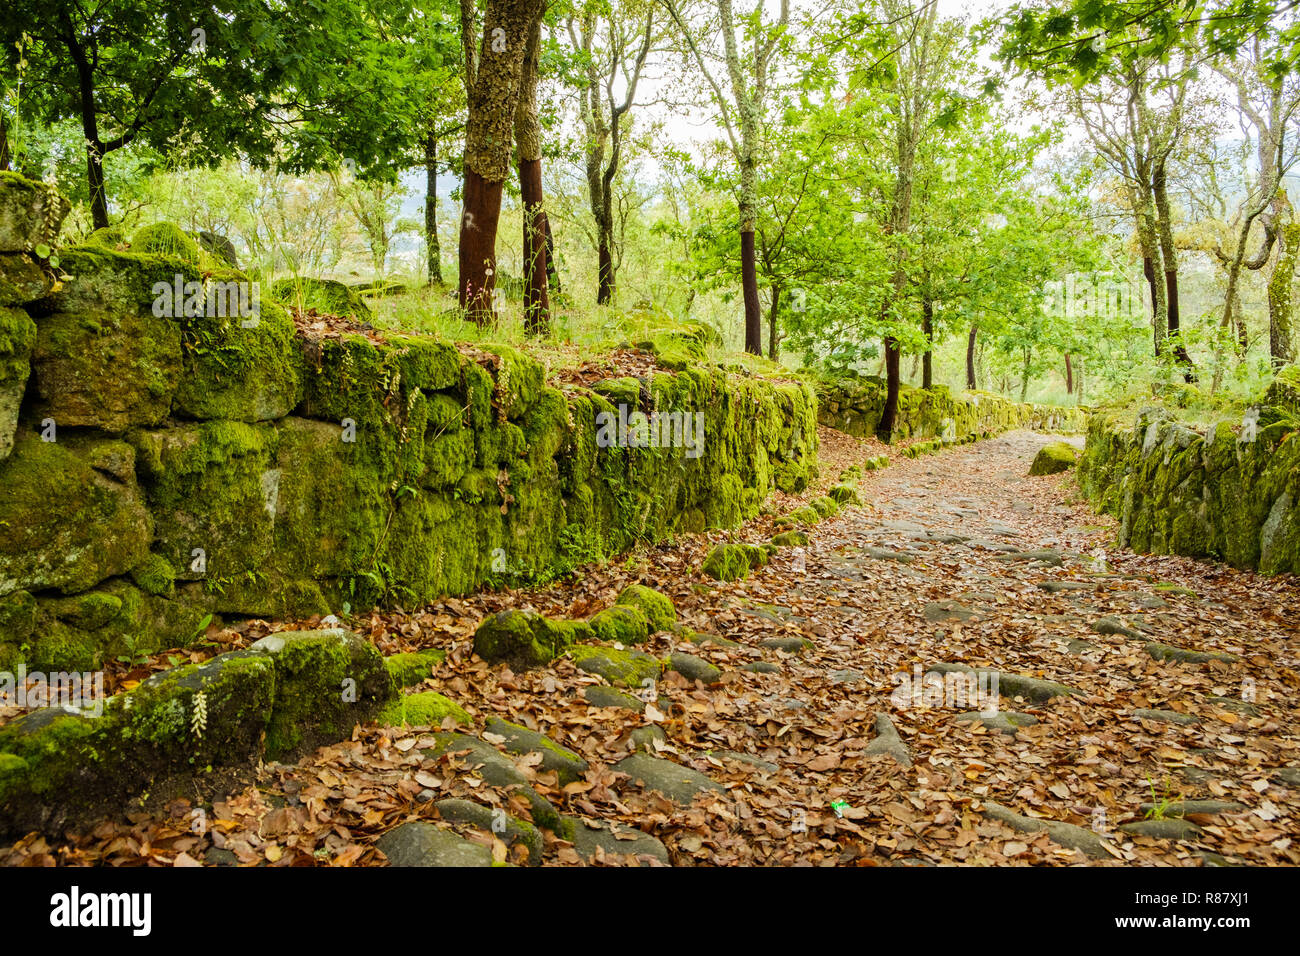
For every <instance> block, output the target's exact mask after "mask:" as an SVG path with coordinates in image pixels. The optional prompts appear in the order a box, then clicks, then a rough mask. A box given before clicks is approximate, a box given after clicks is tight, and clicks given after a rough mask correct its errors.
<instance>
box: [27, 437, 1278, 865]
mask: <svg viewBox="0 0 1300 956" xmlns="http://www.w3.org/2000/svg"><path fill="white" fill-rule="evenodd" d="M1049 440H1051V439H1050V438H1049V437H1048V436H1041V435H1034V434H1030V433H1026V432H1016V433H1011V434H1008V435H1004V436H1002V437H1000V438H997V439H993V440H989V441H985V442H981V443H978V444H975V445H969V446H961V447H959V448H957V449H954V450H951V451H948V452H945V453H943V454H941V455H938V456H930V457H923V458H920V459H916V460H908V459H905V458H902V457H901V456H899V457H897V458H896V459H895V461H894V464H892V465H891V466H890V467H889V468H887V469H885V470H883V471H880V472H874V473H870V474H868V476H867V477H866V478H865V479H863V480H862V482H861V483H860V485H859V493H860V494H861V495H862V497H863V500H864V501H865V502H866V504H864V505H862V506H851V507H848V508H845V509H844V510H843V511H841V512H840V514H838V515H836V516H834V517H832V518H829V519H826V520H823V521H822V522H821V523H820V524H818V525H817V526H816V528H815V529H814V530H813V532H812V535H813V536H812V541H811V542H810V544H809V546H808V547H807V549H806V550H804V551H802V552H800V551H799V550H797V549H782V550H781V551H780V552H779V553H778V554H777V556H776V557H774V559H773V560H772V562H771V564H769V565H768V566H767V567H765V568H763V569H762V570H760V571H759V572H757V573H755V574H754V575H753V576H751V577H750V578H748V579H746V580H743V581H739V582H735V583H733V584H719V583H717V582H714V581H712V580H710V579H708V578H704V577H703V576H701V575H700V574H698V572H697V571H696V569H697V568H698V567H699V564H700V561H701V559H702V557H703V555H704V553H705V551H706V549H707V546H708V544H709V542H708V541H706V540H705V539H703V538H702V537H701V538H698V539H690V540H685V541H681V542H679V543H677V544H676V545H675V546H665V547H660V548H655V549H653V550H651V551H650V552H649V553H648V554H646V555H644V556H643V558H642V559H641V560H640V561H639V562H631V563H630V564H629V565H625V566H620V567H612V568H606V569H603V570H600V571H598V572H594V573H592V574H591V575H589V576H587V577H585V578H584V579H583V580H582V581H580V582H578V583H577V584H575V585H571V586H568V587H559V588H554V589H551V590H548V591H543V592H510V593H505V594H497V595H485V596H482V597H479V598H475V599H466V600H463V601H448V602H444V604H443V605H440V606H438V607H435V608H431V609H428V610H426V611H425V612H422V613H419V614H414V615H408V616H402V615H395V616H392V617H390V618H388V619H385V620H384V621H383V622H382V624H383V627H384V628H389V629H392V630H394V631H400V632H402V633H403V634H405V635H407V636H408V637H409V636H410V635H412V634H414V635H416V637H417V638H418V637H419V636H420V635H421V634H423V635H425V637H426V638H427V640H428V642H429V643H430V644H437V645H438V646H444V647H447V646H449V647H450V652H449V655H448V658H447V661H446V662H444V663H443V664H442V665H440V666H439V667H438V668H436V669H435V671H434V673H433V675H432V677H431V678H430V679H429V681H427V682H426V685H425V687H424V688H423V689H434V690H438V691H440V692H442V693H444V694H446V695H447V696H449V697H451V698H453V699H454V700H456V701H457V702H458V703H460V704H462V705H463V706H465V707H466V709H467V710H468V711H469V712H470V714H471V715H472V716H473V718H474V727H473V728H466V729H465V733H467V734H475V735H477V736H478V737H479V740H478V741H476V742H474V744H473V746H474V747H484V745H486V749H485V751H484V754H483V755H480V757H479V758H477V760H476V759H474V753H475V751H473V750H472V749H471V747H470V745H469V744H467V743H466V738H455V739H452V738H446V737H435V734H434V732H433V731H432V730H412V729H405V730H395V729H389V730H383V729H379V728H374V727H370V728H363V729H361V730H359V731H358V732H357V734H356V735H355V738H354V739H353V740H352V741H349V742H345V743H343V744H339V745H337V746H334V747H328V748H323V749H322V750H320V751H318V752H317V753H316V754H314V755H312V756H310V757H307V758H305V759H303V760H302V761H301V762H299V763H298V764H297V765H293V766H270V767H267V768H264V771H263V773H262V775H261V777H260V779H259V780H258V781H257V786H256V787H249V788H247V789H244V790H237V791H236V792H234V793H233V794H232V795H230V796H227V797H224V798H219V799H218V800H217V802H216V803H215V804H213V805H211V808H210V811H209V815H210V816H213V815H214V819H215V820H217V821H221V822H219V823H217V824H215V825H214V826H212V827H211V828H209V829H208V830H207V831H206V832H204V833H201V834H198V835H196V834H194V833H191V832H189V831H188V830H187V829H186V820H187V814H188V813H189V812H190V807H189V804H180V805H175V806H172V807H170V808H168V809H167V810H163V811H157V812H154V813H151V814H149V815H146V816H143V817H141V818H139V819H136V820H134V821H131V822H129V823H118V822H106V823H105V824H104V825H103V826H101V827H100V828H99V829H98V830H96V831H94V832H91V833H84V834H79V835H75V836H72V837H70V839H69V840H67V841H65V842H64V843H62V844H53V843H51V844H46V843H45V842H44V841H36V842H32V841H23V843H20V844H19V845H18V846H16V847H14V848H12V849H11V850H10V851H9V861H10V862H16V861H19V860H21V859H23V858H24V857H34V856H35V857H39V856H41V855H42V854H46V855H49V856H60V855H61V856H62V859H64V860H67V861H69V862H76V861H86V862H95V861H108V862H127V861H129V860H130V859H132V854H134V858H135V859H137V860H138V861H140V862H154V863H169V862H170V863H175V862H208V863H225V864H233V863H238V862H242V863H245V864H254V863H260V864H266V863H274V864H277V865H287V864H288V863H291V862H297V863H304V862H317V863H328V862H334V863H371V862H375V863H378V862H382V858H381V856H380V854H379V852H378V850H377V849H376V846H375V840H376V839H377V838H379V837H381V835H382V834H385V833H388V834H389V835H388V836H386V837H383V839H382V840H381V842H380V845H381V846H382V847H383V849H384V850H385V851H386V852H387V853H388V854H389V855H390V856H392V857H394V858H395V859H396V858H399V857H400V858H401V860H402V861H404V862H417V863H418V862H426V863H428V862H435V861H437V860H439V859H444V858H456V859H460V858H459V857H454V856H453V857H447V856H443V857H440V856H439V854H440V853H443V854H449V853H453V852H464V851H465V846H464V844H458V846H457V847H452V848H451V849H447V848H444V847H442V846H441V845H440V844H437V841H433V842H430V841H428V840H424V837H427V832H424V831H419V832H417V830H415V829H411V828H409V827H408V828H402V824H404V823H410V822H411V821H415V820H421V821H429V822H433V823H436V824H437V826H439V827H442V828H444V829H445V828H447V827H448V826H454V828H455V829H456V830H457V831H458V832H459V833H460V834H461V835H463V836H464V837H465V838H466V839H467V840H468V842H469V844H471V845H477V849H478V850H479V851H481V852H482V853H483V854H484V855H485V858H486V856H487V854H489V853H490V852H494V853H495V854H496V856H497V858H498V859H508V860H511V861H514V862H521V863H523V862H531V863H536V862H539V861H540V862H543V863H546V864H571V863H578V862H598V863H599V862H608V863H614V862H620V863H623V862H629V863H630V862H643V863H654V862H671V863H673V864H676V865H689V864H691V863H707V864H717V865H727V864H745V865H768V864H779V865H788V864H799V865H834V864H841V865H864V864H865V865H900V864H901V865H931V864H939V865H943V864H959V865H961V864H974V865H1042V864H1053V865H1071V864H1092V865H1125V864H1128V865H1133V864H1159V865H1174V866H1197V865H1224V864H1229V863H1245V864H1252V865H1261V864H1296V863H1300V806H1298V802H1300V706H1298V705H1297V694H1298V693H1300V674H1298V673H1297V671H1300V587H1297V582H1296V580H1295V579H1293V578H1282V577H1276V578H1269V577H1263V576H1259V575H1255V574H1251V573H1246V572H1238V571H1234V570H1232V569H1229V568H1226V567H1223V566H1220V565H1215V564H1211V563H1206V562H1196V561H1192V560H1189V559H1184V558H1175V557H1156V556H1143V555H1134V554H1131V553H1127V552H1120V551H1113V550H1111V549H1109V548H1108V542H1109V541H1111V540H1112V538H1113V532H1112V531H1111V530H1110V528H1111V526H1112V524H1113V523H1112V522H1111V521H1110V520H1109V519H1103V518H1098V517H1097V516H1096V515H1094V514H1093V513H1092V512H1091V511H1090V509H1089V508H1088V507H1087V506H1086V504H1084V503H1082V502H1081V501H1080V500H1079V498H1078V492H1077V490H1076V489H1075V486H1074V483H1073V477H1072V476H1071V475H1069V474H1066V475H1062V476H1053V477H1046V478H1029V477H1027V475H1026V473H1027V471H1028V468H1029V462H1030V461H1031V459H1032V457H1033V454H1034V452H1035V451H1036V450H1037V449H1038V448H1039V447H1041V445H1043V444H1044V443H1046V442H1047V441H1049ZM875 450H877V449H869V448H867V446H866V445H863V446H862V448H861V449H860V451H861V457H863V458H865V457H867V456H868V455H869V454H871V453H872V452H874V451H875ZM770 524H771V519H770V517H769V518H762V519H759V520H758V521H756V522H753V523H751V525H750V526H748V527H746V528H745V529H742V530H741V531H740V532H739V533H738V534H737V535H736V536H735V538H736V539H737V540H751V541H756V542H757V541H763V540H766V539H767V538H768V537H770V535H771V526H770ZM714 537H715V538H717V537H718V536H714ZM629 580H641V581H643V582H644V583H648V584H651V585H653V586H656V587H658V588H660V589H662V590H664V591H665V592H666V593H669V594H670V595H671V596H672V597H673V600H674V602H675V603H676V605H677V609H678V614H679V620H680V622H681V623H682V624H684V625H686V626H687V627H689V628H692V629H694V630H695V631H698V632H701V633H705V634H712V635H715V636H716V637H718V638H721V639H722V640H721V641H700V642H697V643H694V644H688V643H687V642H685V641H684V640H682V639H681V638H679V637H674V636H673V635H670V634H667V633H660V634H658V635H656V636H654V637H653V638H652V639H651V641H650V642H649V644H648V645H646V646H644V647H643V648H642V649H644V650H648V651H650V652H651V653H653V654H655V655H656V656H658V657H661V658H662V657H666V656H668V655H669V654H670V653H677V654H678V655H679V656H678V657H677V658H676V659H675V663H676V664H677V665H678V666H677V671H676V672H670V673H669V674H668V675H667V676H666V677H665V678H664V680H663V681H661V682H660V683H659V684H658V685H657V687H656V688H655V691H656V693H657V695H658V696H657V699H655V695H653V694H652V695H644V696H647V697H650V698H651V702H650V703H649V705H648V706H647V705H646V704H645V703H644V702H642V701H638V700H635V699H633V698H631V697H628V696H626V695H619V694H617V693H614V692H612V691H608V690H604V689H602V690H597V691H592V690H591V688H593V687H597V686H599V684H600V682H599V681H598V680H597V679H596V678H594V677H593V676H592V675H591V674H589V673H585V672H583V671H581V670H579V669H577V668H576V667H575V666H574V664H573V663H572V662H570V661H567V660H563V661H559V662H557V663H556V664H555V665H554V666H552V667H548V668H544V669H540V670H536V671H530V672H527V673H524V674H518V675H516V674H511V673H510V672H509V671H507V670H504V669H502V668H500V667H496V668H494V667H489V666H488V665H486V664H484V663H483V662H482V661H479V660H478V659H477V658H473V657H472V656H471V652H470V648H469V644H470V636H471V634H472V630H473V625H474V624H475V623H477V620H478V619H479V617H481V615H482V614H483V613H486V612H487V611H490V610H496V609H499V608H501V607H505V606H532V607H535V608H537V609H539V610H542V611H545V612H547V613H564V614H586V613H590V612H591V611H594V610H596V609H598V608H599V607H601V606H604V604H605V603H608V601H610V600H612V595H613V594H614V593H616V591H617V589H618V588H619V587H621V586H622V585H623V584H624V583H626V582H627V581H629ZM378 626H379V625H376V627H378ZM374 630H375V628H372V631H374ZM733 642H734V643H733ZM682 654H685V655H688V656H687V657H682V656H680V655H682ZM705 663H707V664H712V665H714V667H716V668H718V670H719V671H720V672H721V677H720V678H718V677H717V674H716V672H712V671H710V670H709V669H708V668H707V667H705V666H704V664H705ZM944 665H946V666H944ZM936 666H939V669H940V671H944V672H946V676H945V675H944V674H943V673H937V672H936V674H935V676H933V677H929V678H927V677H925V676H924V675H926V674H927V672H929V671H931V670H932V669H933V668H935V667H936ZM971 669H974V670H973V671H972V670H971ZM989 671H997V672H998V673H997V678H998V679H997V684H996V688H997V691H999V692H1000V693H999V695H998V696H996V698H991V697H990V693H991V688H992V687H993V686H994V684H993V683H992V676H991V675H990V674H989V673H988V672H989ZM681 672H686V673H697V672H698V676H700V677H703V678H705V680H711V681H712V682H711V683H705V681H704V680H701V681H698V682H696V681H688V680H687V679H686V678H684V677H682V676H681ZM597 705H599V706H597ZM981 712H982V713H981ZM495 718H504V719H505V720H507V721H511V722H514V723H516V724H521V725H524V726H526V727H527V728H530V729H532V730H535V731H541V732H542V733H544V734H545V735H546V737H548V738H549V739H550V741H553V742H554V743H556V744H558V745H560V747H561V748H564V749H566V750H567V751H569V753H567V754H563V753H558V754H556V753H550V752H549V748H547V747H546V746H544V742H542V743H538V740H537V739H532V738H529V739H524V737H523V736H520V737H519V738H518V740H516V738H514V737H511V732H510V731H509V730H508V729H506V732H505V733H502V730H503V726H504V725H501V724H499V723H497V722H496V720H495ZM520 741H522V742H520ZM435 744H436V745H437V746H435ZM502 750H506V751H509V750H515V751H518V753H516V754H515V755H514V756H510V755H509V754H506V753H502ZM638 750H641V751H644V752H642V753H639V754H637V755H632V754H633V752H634V751H638ZM438 751H441V752H438ZM493 768H495V770H493ZM643 784H644V785H643ZM656 787H657V789H655V788H656ZM534 798H539V799H540V800H541V801H542V802H541V803H538V802H537V800H535V799H534ZM464 799H468V800H469V801H471V802H472V804H477V805H480V807H483V806H485V807H487V808H488V810H487V811H485V812H487V813H488V814H489V816H490V810H491V809H493V808H500V809H502V810H504V811H506V813H505V815H502V816H500V819H505V818H506V817H507V816H510V817H518V818H527V817H528V816H529V815H530V814H531V816H532V818H533V819H534V820H537V819H538V813H537V812H536V811H537V810H538V808H539V807H547V806H549V807H550V808H553V809H554V810H555V811H557V812H558V813H559V814H560V815H562V816H564V817H567V818H570V819H571V820H573V821H574V823H575V826H576V827H577V830H576V831H575V835H574V838H573V839H572V841H562V840H559V839H557V838H555V837H554V835H553V834H551V833H548V834H545V839H544V840H543V839H532V838H529V839H524V838H523V837H521V836H520V835H519V832H518V830H517V828H516V829H515V830H510V831H509V832H505V831H504V830H502V828H501V827H497V828H496V829H497V832H496V834H495V835H494V834H493V832H492V829H493V828H492V826H491V822H490V820H489V819H488V817H487V816H483V815H482V814H481V813H480V814H477V815H476V811H475V808H474V807H473V806H470V805H467V804H465V803H463V802H462V803H444V802H443V801H446V800H453V801H454V800H464ZM692 800H693V802H692ZM1153 804H1154V806H1152V805H1153ZM1144 805H1145V806H1144ZM578 821H582V822H580V823H579V822H578ZM511 825H512V826H514V824H513V823H512V824H511ZM395 828H401V829H395ZM422 832H423V833H424V835H423V836H421V833H422ZM417 837H418V838H417ZM422 840H424V842H421V841H422ZM530 841H531V842H530ZM142 846H144V847H146V848H147V850H146V851H143V852H142V851H141V847H142ZM625 854H633V855H625ZM181 857H183V858H184V859H181Z"/></svg>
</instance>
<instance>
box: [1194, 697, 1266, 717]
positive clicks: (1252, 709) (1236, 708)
mask: <svg viewBox="0 0 1300 956" xmlns="http://www.w3.org/2000/svg"><path fill="white" fill-rule="evenodd" d="M1206 700H1207V701H1209V702H1210V703H1211V704H1213V705H1214V706H1215V707H1221V708H1223V709H1224V710H1228V711H1232V713H1234V714H1242V715H1243V716H1246V717H1258V716H1259V708H1258V707H1256V706H1255V705H1254V704H1252V703H1251V702H1250V701H1248V700H1241V699H1239V698H1237V697H1207V698H1206Z"/></svg>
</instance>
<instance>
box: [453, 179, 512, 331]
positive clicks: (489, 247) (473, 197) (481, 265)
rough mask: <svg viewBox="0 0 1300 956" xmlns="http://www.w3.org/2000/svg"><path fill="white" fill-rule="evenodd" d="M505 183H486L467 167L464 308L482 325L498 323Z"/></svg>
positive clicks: (462, 256) (463, 224) (462, 233)
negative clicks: (500, 227)
mask: <svg viewBox="0 0 1300 956" xmlns="http://www.w3.org/2000/svg"><path fill="white" fill-rule="evenodd" d="M503 185H504V184H503V183H502V181H501V180H499V179H498V180H496V181H495V182H494V181H490V180H487V179H484V178H483V177H482V176H480V175H479V174H478V173H476V172H474V170H472V169H470V168H469V167H468V166H466V167H465V186H464V189H463V190H462V191H461V193H462V202H463V203H464V206H465V212H464V214H463V215H462V216H461V220H460V251H459V255H458V262H459V270H460V282H459V300H460V307H461V308H462V309H464V310H465V312H466V317H467V318H468V319H469V321H471V322H475V323H477V324H479V325H491V324H492V323H493V322H494V321H496V312H495V310H494V309H493V307H492V291H493V289H494V288H495V287H496V264H497V261H496V240H497V221H498V220H499V219H500V217H501V187H502V186H503Z"/></svg>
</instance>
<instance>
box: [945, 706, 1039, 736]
mask: <svg viewBox="0 0 1300 956" xmlns="http://www.w3.org/2000/svg"><path fill="white" fill-rule="evenodd" d="M953 720H955V721H957V722H958V723H973V724H979V725H980V726H982V727H987V728H988V729H989V730H996V731H998V732H999V733H1003V734H1010V735H1012V736H1014V735H1015V733H1016V731H1017V730H1019V729H1020V728H1021V727H1032V726H1033V725H1034V724H1036V723H1038V718H1037V717H1035V716H1033V715H1032V714H1020V713H1017V712H1016V711H1014V710H1004V711H999V712H998V713H996V714H993V715H992V716H989V717H986V716H984V715H983V714H981V713H980V712H979V711H978V710H972V711H970V712H969V713H965V714H958V715H957V716H956V717H954V718H953Z"/></svg>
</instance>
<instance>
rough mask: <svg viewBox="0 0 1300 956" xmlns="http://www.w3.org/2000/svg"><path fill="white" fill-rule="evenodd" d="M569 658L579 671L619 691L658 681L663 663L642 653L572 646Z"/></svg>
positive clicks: (585, 645) (610, 648) (588, 646)
mask: <svg viewBox="0 0 1300 956" xmlns="http://www.w3.org/2000/svg"><path fill="white" fill-rule="evenodd" d="M569 654H570V655H571V656H572V657H573V662H574V663H575V664H576V665H577V666H578V670H581V671H586V672H587V673H588V674H595V675H597V676H598V677H603V678H605V680H607V681H609V682H610V683H611V684H617V685H619V686H622V687H631V688H634V689H635V688H638V687H642V686H643V683H642V682H643V681H647V680H658V679H659V675H660V674H661V673H662V672H663V662H662V661H660V660H659V659H658V658H656V657H652V656H651V655H649V654H647V653H646V652H645V651H636V650H619V649H618V648H615V647H594V646H591V645H588V644H575V645H574V646H573V647H571V648H569Z"/></svg>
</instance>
